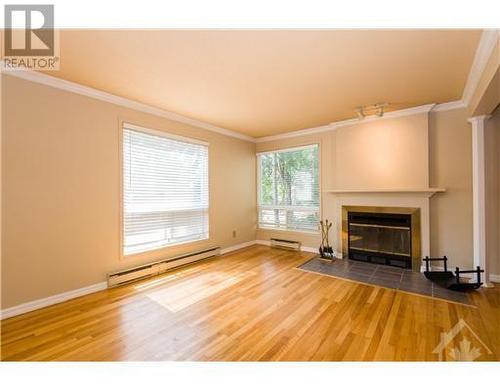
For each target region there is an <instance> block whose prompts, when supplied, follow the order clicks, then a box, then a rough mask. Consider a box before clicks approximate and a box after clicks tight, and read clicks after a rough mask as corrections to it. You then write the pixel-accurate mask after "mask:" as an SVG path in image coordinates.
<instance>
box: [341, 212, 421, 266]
mask: <svg viewBox="0 0 500 391" xmlns="http://www.w3.org/2000/svg"><path fill="white" fill-rule="evenodd" d="M347 216H348V255H349V258H350V259H353V260H356V261H364V262H371V263H378V264H383V265H391V266H398V267H402V268H406V269H411V260H412V251H411V245H412V243H411V237H412V235H411V215H409V214H392V213H368V212H348V215H347Z"/></svg>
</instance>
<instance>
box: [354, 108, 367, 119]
mask: <svg viewBox="0 0 500 391" xmlns="http://www.w3.org/2000/svg"><path fill="white" fill-rule="evenodd" d="M356 113H357V114H358V119H359V120H362V119H363V118H365V112H364V111H363V107H358V108H357V109H356Z"/></svg>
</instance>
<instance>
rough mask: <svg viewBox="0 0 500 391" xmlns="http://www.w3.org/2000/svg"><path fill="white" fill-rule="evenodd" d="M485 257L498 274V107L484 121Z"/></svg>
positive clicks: (499, 250)
mask: <svg viewBox="0 0 500 391" xmlns="http://www.w3.org/2000/svg"><path fill="white" fill-rule="evenodd" d="M485 166H486V167H485V169H486V172H485V178H486V189H485V192H486V259H487V261H488V264H489V267H490V274H494V275H497V276H499V275H500V107H498V108H497V109H496V111H495V112H494V113H493V116H492V117H491V118H490V119H489V120H488V121H486V128H485Z"/></svg>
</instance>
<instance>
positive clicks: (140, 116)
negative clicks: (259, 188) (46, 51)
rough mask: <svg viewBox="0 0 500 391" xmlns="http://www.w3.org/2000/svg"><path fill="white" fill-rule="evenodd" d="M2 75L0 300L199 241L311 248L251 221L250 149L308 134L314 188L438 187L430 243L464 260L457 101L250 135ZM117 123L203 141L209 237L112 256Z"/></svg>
mask: <svg viewBox="0 0 500 391" xmlns="http://www.w3.org/2000/svg"><path fill="white" fill-rule="evenodd" d="M2 79H3V80H2V81H3V87H2V93H3V98H4V99H3V100H2V110H3V117H2V126H3V131H2V136H3V144H2V169H3V171H2V173H3V176H2V188H3V193H2V196H3V200H2V201H3V204H2V206H3V208H2V209H3V216H2V227H3V235H2V239H3V242H2V267H3V275H2V293H3V301H2V308H7V307H11V306H14V305H17V304H20V303H24V302H27V301H30V300H35V299H39V298H43V297H47V296H50V295H54V294H57V293H61V292H65V291H69V290H72V289H77V288H81V287H84V286H87V285H91V284H94V283H98V282H101V281H104V279H105V277H106V273H108V272H110V271H114V270H119V269H121V268H124V267H129V266H132V265H136V264H140V263H143V262H145V261H149V260H152V259H155V258H160V257H166V256H171V255H175V254H178V253H182V252H186V251H192V250H196V249H199V248H205V247H206V246H208V245H220V246H223V247H226V246H230V245H233V244H237V243H242V242H246V241H250V240H254V239H255V237H257V239H260V240H268V239H269V238H270V237H282V238H291V239H298V240H301V241H302V242H303V245H304V246H309V247H317V246H318V245H319V241H320V238H319V235H317V234H303V233H287V232H282V231H272V230H257V233H256V230H255V218H256V213H255V204H256V177H255V151H256V150H257V151H265V150H273V149H279V148H286V147H290V146H297V145H307V144H312V143H318V144H319V145H320V154H321V164H320V175H321V181H320V182H321V188H322V190H323V191H324V190H327V189H333V188H347V187H349V188H390V187H397V188H401V187H408V188H412V187H427V181H428V182H429V185H430V186H432V187H444V188H446V189H447V192H446V193H445V194H440V195H435V196H434V197H433V198H432V199H431V203H430V204H431V205H430V206H431V217H430V225H431V227H430V228H431V241H430V244H431V253H432V254H433V255H441V254H447V255H448V256H449V257H450V259H451V261H452V264H453V265H458V266H470V265H471V261H472V189H471V182H472V179H471V133H470V124H468V123H467V112H466V110H452V111H445V112H433V113H431V114H430V115H429V117H428V116H427V115H426V114H418V115H414V116H409V117H401V118H394V119H384V120H379V121H373V122H365V123H360V124H359V125H354V126H350V127H345V128H339V129H337V130H335V131H330V132H324V133H317V134H312V135H307V136H301V137H295V138H288V139H282V140H277V141H270V142H264V143H258V144H256V145H255V144H253V143H250V142H245V141H241V140H237V139H234V138H230V137H226V136H223V135H220V134H217V133H212V132H208V131H206V130H203V129H198V128H194V127H191V126H188V125H183V124H180V123H176V122H172V121H169V120H166V119H164V118H159V117H155V116H153V115H149V114H145V113H142V112H137V111H134V110H130V109H126V108H123V107H119V106H115V105H112V104H109V103H105V102H102V101H98V100H94V99H90V98H87V97H83V96H81V95H76V94H73V93H69V92H65V91H61V90H58V89H53V88H50V87H47V86H43V85H40V84H36V83H31V82H28V81H24V80H21V79H17V78H13V77H11V76H3V77H2ZM120 121H127V122H131V123H135V124H138V125H141V126H145V127H151V128H155V129H159V130H164V131H167V132H171V133H176V134H181V135H184V136H188V137H195V138H200V139H205V140H207V141H208V142H209V143H210V201H211V202H210V240H209V241H206V242H199V243H197V244H192V245H182V246H175V247H171V248H168V249H166V250H164V251H161V252H158V253H153V254H146V255H143V256H138V257H134V258H132V259H126V260H120V259H119V248H120V244H119V232H120V224H119V211H120V197H119V190H120V184H119V174H120V165H119V131H120V126H119V123H120ZM366 140H368V142H367V141H366ZM377 152H378V153H377ZM393 152H395V153H393ZM229 163H230V164H229ZM366 172H369V175H367V174H366ZM335 199H336V198H335V196H334V195H333V194H331V193H322V197H321V214H322V217H323V218H329V219H333V217H334V214H335V207H334V204H335ZM233 229H234V230H236V231H237V237H236V238H233V237H232V231H233ZM499 242H500V240H499Z"/></svg>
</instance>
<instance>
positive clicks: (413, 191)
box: [325, 187, 446, 197]
mask: <svg viewBox="0 0 500 391" xmlns="http://www.w3.org/2000/svg"><path fill="white" fill-rule="evenodd" d="M445 191H446V189H441V188H435V187H428V188H402V189H397V188H393V189H329V190H326V191H325V192H326V193H333V194H352V195H355V194H359V195H362V194H367V195H368V194H379V195H383V194H387V195H390V196H398V195H399V196H411V197H432V196H433V195H434V194H436V193H444V192H445Z"/></svg>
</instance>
